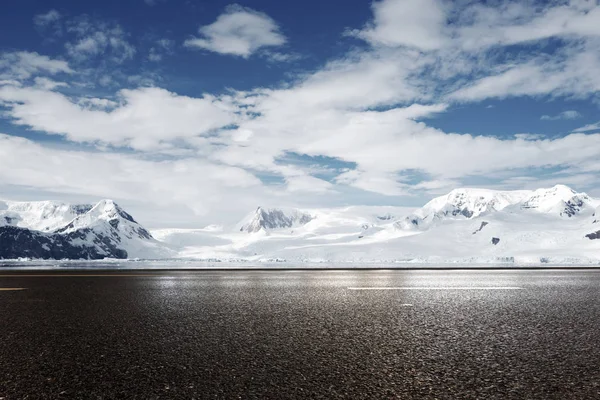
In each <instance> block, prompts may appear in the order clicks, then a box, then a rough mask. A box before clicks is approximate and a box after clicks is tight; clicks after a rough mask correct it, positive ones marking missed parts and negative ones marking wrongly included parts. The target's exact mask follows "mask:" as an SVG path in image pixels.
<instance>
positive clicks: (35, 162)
mask: <svg viewBox="0 0 600 400" xmlns="http://www.w3.org/2000/svg"><path fill="white" fill-rule="evenodd" d="M23 160H27V162H26V163H24V162H23ZM150 182H151V184H149V183H150ZM0 183H1V184H3V185H18V186H28V187H34V188H38V190H46V191H50V192H56V193H67V194H71V195H87V196H91V197H95V198H114V199H116V200H119V201H121V200H124V201H136V200H137V201H140V200H143V199H147V201H150V202H153V203H155V204H158V205H162V206H168V205H170V206H171V207H170V210H171V212H173V213H174V214H177V213H179V212H180V211H181V210H180V208H181V207H182V206H185V207H188V208H189V209H190V210H191V211H192V212H193V213H195V214H197V215H199V216H202V215H206V214H207V213H208V212H209V211H213V210H221V212H222V213H225V211H226V210H230V211H231V210H236V211H237V212H238V213H240V212H242V213H245V212H246V211H247V210H248V209H252V208H254V207H255V206H256V204H258V202H259V201H261V200H263V201H264V200H265V199H264V197H257V196H256V194H262V193H264V195H268V191H267V190H263V189H261V187H262V183H261V182H260V180H259V179H258V178H256V177H255V176H254V175H252V174H250V173H248V172H247V171H245V170H243V169H240V168H235V167H230V166H226V165H216V164H212V163H208V162H206V161H203V160H199V159H197V158H183V159H178V160H152V159H146V158H144V157H140V156H139V155H135V154H123V153H101V152H97V151H82V150H77V151H75V150H65V149H57V148H51V147H44V146H41V145H39V144H36V143H33V142H31V141H29V140H26V139H22V138H17V137H13V136H8V135H4V134H0ZM192 212H190V214H192ZM154 222H156V221H154Z"/></svg>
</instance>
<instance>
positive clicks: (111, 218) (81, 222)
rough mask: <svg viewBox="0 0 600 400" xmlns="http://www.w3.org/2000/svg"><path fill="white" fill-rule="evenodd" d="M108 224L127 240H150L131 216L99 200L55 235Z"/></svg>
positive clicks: (112, 202) (119, 208) (145, 231)
mask: <svg viewBox="0 0 600 400" xmlns="http://www.w3.org/2000/svg"><path fill="white" fill-rule="evenodd" d="M106 224H108V225H109V226H110V227H111V228H113V229H114V230H116V231H118V232H119V233H122V234H125V235H126V237H128V238H133V237H138V238H141V239H151V238H152V235H150V233H149V232H148V231H147V230H146V229H144V228H143V227H142V226H141V225H139V224H138V223H137V222H136V221H135V220H134V219H133V217H132V216H131V215H129V214H128V213H127V212H125V211H124V210H123V209H122V208H121V207H119V205H118V204H116V203H115V202H114V201H112V200H101V201H100V202H98V204H96V205H95V206H94V207H92V208H91V209H90V210H89V211H88V212H86V213H85V214H81V215H79V216H77V217H76V218H74V219H73V220H72V221H71V222H69V223H68V224H67V225H65V226H63V227H61V228H59V229H57V230H56V232H57V233H69V232H72V231H75V230H77V229H82V228H95V227H99V226H102V225H106Z"/></svg>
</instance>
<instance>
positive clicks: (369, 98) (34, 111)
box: [0, 0, 600, 228]
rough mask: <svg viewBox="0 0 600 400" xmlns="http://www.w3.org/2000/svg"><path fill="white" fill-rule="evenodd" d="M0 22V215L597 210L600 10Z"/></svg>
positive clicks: (499, 5)
mask: <svg viewBox="0 0 600 400" xmlns="http://www.w3.org/2000/svg"><path fill="white" fill-rule="evenodd" d="M2 8H3V9H2V12H1V13H0V198H3V199H7V200H25V201H29V200H42V199H56V200H64V201H69V202H94V201H97V200H99V199H102V198H111V199H114V200H116V201H117V202H118V203H119V204H121V205H122V206H124V207H125V208H126V209H127V210H128V211H129V212H131V213H132V214H133V215H134V216H136V217H137V219H138V220H140V221H141V222H142V223H143V224H144V225H146V226H149V227H157V228H158V227H202V226H204V225H207V224H214V223H217V224H218V223H224V224H227V223H235V222H236V221H237V220H239V219H241V218H242V217H243V216H244V215H246V214H248V213H249V212H250V211H252V210H253V209H255V208H256V207H257V206H259V205H260V206H271V207H277V206H285V207H299V208H313V207H340V206H349V205H386V206H390V205H392V206H407V207H416V206H420V205H422V204H423V203H425V202H426V201H428V200H429V199H431V198H433V197H435V196H438V195H440V194H443V193H446V192H448V191H450V190H452V189H454V188H457V187H485V188H491V189H499V190H512V189H535V188H539V187H549V186H553V185H554V184H558V183H561V184H566V185H569V186H571V187H573V188H574V189H576V190H578V191H586V192H588V193H589V194H591V195H595V196H600V185H599V184H600V114H599V113H598V107H599V105H600V102H599V100H600V97H599V95H598V93H599V89H600V74H598V71H600V5H599V4H598V2H597V1H589V0H572V1H519V2H515V1H503V0H489V1H484V2H478V1H471V0H454V1H445V0H377V1H373V2H369V1H358V0H328V1H320V0H304V1H279V0H256V1H239V2H237V3H232V2H228V1H222V0H213V1H199V0H198V1H195V0H102V1H96V0H94V1H85V2H84V1H79V0H20V1H8V2H5V3H4V4H3V5H2Z"/></svg>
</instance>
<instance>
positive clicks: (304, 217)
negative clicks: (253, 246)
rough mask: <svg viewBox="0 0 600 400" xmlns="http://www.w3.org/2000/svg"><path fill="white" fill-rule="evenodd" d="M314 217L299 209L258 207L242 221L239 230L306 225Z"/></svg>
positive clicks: (249, 231)
mask: <svg viewBox="0 0 600 400" xmlns="http://www.w3.org/2000/svg"><path fill="white" fill-rule="evenodd" d="M313 218H314V217H313V216H312V215H310V214H308V213H305V212H302V211H299V210H282V209H277V208H270V209H264V208H262V207H258V208H257V209H256V211H254V212H253V213H251V214H250V215H249V216H247V217H246V218H244V220H243V221H242V223H240V224H239V225H240V227H239V230H240V232H248V233H254V232H259V231H268V230H271V229H281V228H292V227H294V226H302V225H306V224H307V223H309V222H310V221H312V220H313Z"/></svg>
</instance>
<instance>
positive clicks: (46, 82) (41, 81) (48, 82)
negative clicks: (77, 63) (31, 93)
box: [34, 76, 69, 90]
mask: <svg viewBox="0 0 600 400" xmlns="http://www.w3.org/2000/svg"><path fill="white" fill-rule="evenodd" d="M34 82H35V86H36V87H37V88H40V89H42V90H54V89H56V88H60V87H68V86H69V84H68V83H65V82H56V81H53V80H52V79H48V78H46V77H40V76H38V77H36V78H35V79H34Z"/></svg>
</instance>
